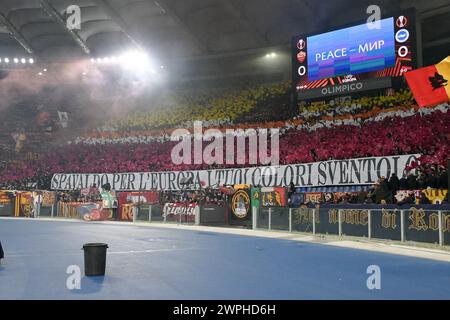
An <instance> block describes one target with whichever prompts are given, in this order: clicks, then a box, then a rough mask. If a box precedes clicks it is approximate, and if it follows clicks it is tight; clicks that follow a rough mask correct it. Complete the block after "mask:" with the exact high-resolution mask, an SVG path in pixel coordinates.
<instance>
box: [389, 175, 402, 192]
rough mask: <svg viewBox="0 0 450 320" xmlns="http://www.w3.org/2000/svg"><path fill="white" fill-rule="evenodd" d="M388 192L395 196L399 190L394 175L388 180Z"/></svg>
mask: <svg viewBox="0 0 450 320" xmlns="http://www.w3.org/2000/svg"><path fill="white" fill-rule="evenodd" d="M388 184H389V190H391V192H392V193H393V194H395V193H396V192H397V191H398V190H400V180H399V179H398V177H397V174H396V173H393V174H392V175H391V178H390V179H389V182H388Z"/></svg>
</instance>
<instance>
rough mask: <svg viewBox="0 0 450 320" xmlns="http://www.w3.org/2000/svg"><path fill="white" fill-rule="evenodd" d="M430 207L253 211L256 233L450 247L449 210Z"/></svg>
mask: <svg viewBox="0 0 450 320" xmlns="http://www.w3.org/2000/svg"><path fill="white" fill-rule="evenodd" d="M428 207H432V208H426V207H420V206H419V207H407V208H398V207H395V206H386V207H381V206H369V208H367V207H366V208H364V207H345V206H344V207H342V206H321V207H319V206H318V207H316V208H295V209H294V208H254V210H253V214H256V219H254V220H253V221H254V222H256V225H254V226H253V229H265V230H283V231H289V232H303V233H311V234H331V235H337V236H354V237H363V238H367V239H386V240H395V241H402V242H405V241H415V242H426V243H435V244H439V245H450V209H449V208H448V206H445V207H443V208H442V210H440V209H441V208H439V206H428Z"/></svg>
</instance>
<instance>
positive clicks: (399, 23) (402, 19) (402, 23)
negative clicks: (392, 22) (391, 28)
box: [396, 16, 408, 28]
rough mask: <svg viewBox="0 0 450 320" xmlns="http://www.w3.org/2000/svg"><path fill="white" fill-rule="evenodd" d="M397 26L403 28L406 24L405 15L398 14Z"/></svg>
mask: <svg viewBox="0 0 450 320" xmlns="http://www.w3.org/2000/svg"><path fill="white" fill-rule="evenodd" d="M396 24H397V27H399V28H404V27H406V26H407V25H408V18H406V17H405V16H400V17H398V19H397V23H396Z"/></svg>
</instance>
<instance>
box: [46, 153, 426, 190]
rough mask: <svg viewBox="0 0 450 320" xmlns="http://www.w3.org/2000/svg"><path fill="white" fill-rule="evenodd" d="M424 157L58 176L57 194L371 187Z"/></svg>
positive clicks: (412, 156) (399, 173) (54, 182)
mask: <svg viewBox="0 0 450 320" xmlns="http://www.w3.org/2000/svg"><path fill="white" fill-rule="evenodd" d="M419 157H420V155H418V154H415V155H403V156H390V157H373V158H361V159H351V160H330V161H322V162H315V163H307V164H292V165H284V166H272V167H254V168H235V169H216V170H202V171H166V172H139V173H115V174H75V173H74V174H64V173H61V174H55V175H53V177H52V183H51V187H52V189H53V190H77V189H82V188H89V187H91V186H92V185H93V184H96V185H97V186H102V185H104V184H106V183H109V184H110V185H111V189H112V190H115V191H145V190H147V191H148V190H181V189H186V185H183V181H186V180H192V185H190V186H189V189H199V188H206V187H219V186H222V185H235V184H248V185H253V186H261V187H277V186H288V185H289V184H290V183H291V182H293V183H294V184H295V186H297V187H323V186H348V185H370V184H374V183H375V182H376V181H377V180H378V179H380V178H381V177H386V178H389V177H390V176H391V175H392V174H393V173H396V174H397V175H398V176H399V177H401V175H402V174H403V171H404V169H405V168H406V167H407V166H409V165H410V164H411V163H412V162H413V161H415V160H417V159H418V158H419Z"/></svg>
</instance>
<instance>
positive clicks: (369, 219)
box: [0, 201, 450, 246]
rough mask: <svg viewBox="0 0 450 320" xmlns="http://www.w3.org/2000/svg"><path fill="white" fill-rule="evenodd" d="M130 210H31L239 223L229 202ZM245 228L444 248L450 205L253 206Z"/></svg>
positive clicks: (14, 211) (14, 212) (7, 211)
mask: <svg viewBox="0 0 450 320" xmlns="http://www.w3.org/2000/svg"><path fill="white" fill-rule="evenodd" d="M27 206H28V204H26V205H21V203H19V202H17V201H16V204H14V203H8V202H5V203H3V204H2V205H0V216H16V217H19V216H24V217H27V216H28V215H26V214H22V213H23V212H25V213H26V212H28V211H30V210H29V209H28V207H27ZM15 207H16V208H15ZM22 207H23V208H22ZM124 208H125V209H122V211H121V212H119V211H118V209H101V203H81V202H56V203H54V204H51V203H49V204H45V205H44V204H41V205H40V206H38V207H37V208H33V209H32V210H31V211H30V212H32V215H34V217H54V218H71V219H83V220H86V221H98V220H121V221H130V222H158V223H177V224H190V225H204V226H229V225H234V226H236V225H238V224H236V217H233V214H232V212H231V210H230V208H229V206H228V205H227V204H225V205H223V204H222V205H213V204H207V205H197V204H183V203H167V204H165V205H162V204H134V205H133V204H129V208H128V207H124ZM25 209H26V210H25ZM19 213H20V214H19ZM233 219H234V220H233ZM238 222H239V221H238ZM240 226H241V227H242V226H244V227H247V228H251V229H254V230H256V229H258V230H279V231H287V232H301V233H310V234H312V235H316V234H317V235H318V234H323V235H336V236H353V237H362V238H366V239H369V240H370V239H380V240H393V241H401V242H406V241H414V242H425V243H431V244H438V245H441V246H444V245H450V205H448V204H442V205H404V206H397V205H360V204H359V205H358V204H354V205H352V204H346V205H320V206H319V205H317V206H316V207H300V208H287V207H262V206H252V207H251V210H250V211H249V216H248V217H247V218H246V219H245V221H244V220H243V222H242V225H240Z"/></svg>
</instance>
